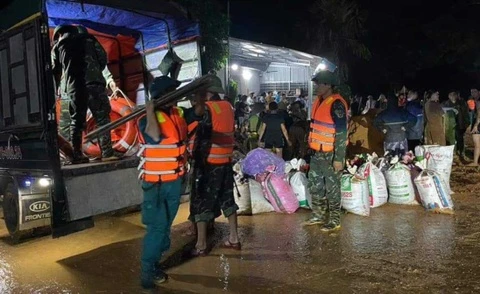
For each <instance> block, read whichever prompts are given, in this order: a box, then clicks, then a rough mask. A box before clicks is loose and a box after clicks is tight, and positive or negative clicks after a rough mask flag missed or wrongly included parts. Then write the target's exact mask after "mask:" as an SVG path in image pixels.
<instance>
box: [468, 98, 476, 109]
mask: <svg viewBox="0 0 480 294" xmlns="http://www.w3.org/2000/svg"><path fill="white" fill-rule="evenodd" d="M467 104H468V109H470V110H471V111H473V110H475V100H473V99H469V100H468V101H467Z"/></svg>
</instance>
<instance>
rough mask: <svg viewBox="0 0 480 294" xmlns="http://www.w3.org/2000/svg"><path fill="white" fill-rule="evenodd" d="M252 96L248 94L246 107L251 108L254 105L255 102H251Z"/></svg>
mask: <svg viewBox="0 0 480 294" xmlns="http://www.w3.org/2000/svg"><path fill="white" fill-rule="evenodd" d="M253 95H255V93H253V92H252V93H250V96H248V98H247V105H248V106H252V105H253V104H255V101H254V100H253Z"/></svg>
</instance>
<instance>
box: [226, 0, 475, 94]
mask: <svg viewBox="0 0 480 294" xmlns="http://www.w3.org/2000/svg"><path fill="white" fill-rule="evenodd" d="M225 2H226V0H225ZM312 2H314V1H311V0H307V1H287V0H283V1H282V0H277V1H271V0H262V1H249V0H247V1H235V0H231V2H230V3H231V4H230V5H231V6H230V12H231V21H232V26H231V35H232V36H233V37H238V38H242V39H249V40H253V41H258V42H263V43H267V44H272V45H278V46H284V47H290V48H294V49H298V50H303V51H307V52H309V50H308V48H306V47H305V46H304V43H305V42H303V41H304V40H302V39H301V38H302V27H299V26H298V25H297V24H298V23H299V22H301V20H302V19H303V18H305V15H307V14H308V13H309V7H310V4H311V3H312ZM358 2H359V3H360V7H361V8H362V9H365V10H367V11H368V20H367V23H366V27H367V30H368V34H367V35H366V36H365V37H364V43H365V44H366V45H367V46H368V48H369V49H370V51H371V53H372V58H371V59H370V60H369V61H362V60H359V59H358V58H352V59H351V60H349V64H351V75H350V80H349V84H350V85H351V86H352V88H353V91H354V92H355V93H360V94H362V95H368V94H374V95H378V94H379V93H380V92H388V93H391V92H392V91H391V90H392V88H399V87H400V86H399V85H402V84H406V85H407V86H408V87H409V88H414V89H418V90H419V91H421V92H422V93H423V91H425V90H427V89H437V90H440V91H441V96H442V97H444V98H446V95H447V91H450V90H459V91H461V92H462V93H464V94H465V95H466V94H467V92H469V88H470V87H471V86H472V85H477V84H478V83H479V82H480V80H479V78H480V76H479V75H478V71H475V72H467V71H466V70H465V69H464V68H462V66H460V61H458V62H456V61H455V58H460V59H462V62H463V63H464V64H466V65H469V63H470V62H471V63H472V64H473V63H474V61H475V57H476V56H474V55H473V56H467V55H466V54H462V55H460V56H453V57H452V56H446V57H445V60H444V59H443V57H442V58H440V61H439V62H436V63H435V64H433V65H432V64H429V65H426V66H425V65H423V64H422V63H423V60H428V59H429V58H431V57H432V56H431V55H434V54H436V53H435V52H436V50H437V49H438V46H441V45H439V44H438V43H437V42H435V41H432V40H428V38H426V36H425V33H424V29H425V26H426V25H428V24H431V23H432V22H433V21H435V20H436V19H437V18H439V17H450V18H452V19H451V21H450V22H449V21H447V22H443V23H441V25H438V30H443V29H444V28H446V29H449V28H450V27H449V26H450V25H452V26H459V27H458V30H457V31H462V30H466V31H474V32H475V33H476V35H477V36H478V37H479V38H480V4H471V3H473V2H474V1H470V0H463V1H419V0H416V1H414V0H403V1H379V0H361V1H358ZM478 2H479V3H480V1H478ZM258 3H262V4H261V5H259V4H258ZM303 3H305V4H303ZM299 4H303V5H299ZM312 25H314V24H312ZM433 27H434V28H436V27H435V26H433ZM444 38H445V39H448V38H449V35H445V36H444ZM477 42H478V40H477ZM462 43H463V42H462V41H460V42H459V46H462V45H464V44H462ZM477 44H480V42H478V43H477ZM471 49H473V50H470V51H472V52H473V51H475V52H476V51H478V53H480V50H477V48H471ZM309 53H317V52H309ZM317 54H318V53H317ZM318 55H320V56H321V54H318ZM452 58H453V61H452V60H451V59H452Z"/></svg>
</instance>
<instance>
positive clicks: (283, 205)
mask: <svg viewBox="0 0 480 294" xmlns="http://www.w3.org/2000/svg"><path fill="white" fill-rule="evenodd" d="M262 186H263V190H264V192H265V196H266V197H267V199H268V201H269V202H270V204H272V206H273V208H274V209H275V211H276V212H285V213H294V212H295V211H297V209H298V207H299V205H298V200H297V197H295V194H294V193H293V190H292V187H291V186H290V184H289V183H288V181H287V180H286V178H285V176H279V175H276V174H274V173H269V174H268V175H267V177H266V179H265V181H264V182H262Z"/></svg>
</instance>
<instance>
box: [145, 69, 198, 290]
mask: <svg viewBox="0 0 480 294" xmlns="http://www.w3.org/2000/svg"><path fill="white" fill-rule="evenodd" d="M179 85H180V82H178V81H175V80H172V79H171V78H169V77H166V76H163V77H159V78H155V79H154V81H153V82H152V85H151V86H150V97H152V98H153V99H156V98H159V97H161V96H162V95H164V94H166V93H168V92H170V91H172V90H174V89H175V88H177V87H178V86H179ZM195 99H196V103H195V106H194V107H192V108H190V109H183V108H180V107H175V106H174V104H175V103H171V104H169V105H166V106H163V107H155V105H154V103H153V101H149V102H148V103H147V105H146V115H145V116H143V117H141V118H140V119H139V120H138V128H139V131H140V132H139V138H140V142H141V143H142V149H141V163H140V164H141V174H140V177H141V179H142V180H143V182H142V189H143V204H142V223H143V224H145V225H146V226H147V231H146V234H145V238H144V239H143V250H142V258H141V259H142V260H141V284H142V287H143V288H146V289H148V288H154V287H155V286H158V285H159V284H161V283H163V282H165V281H166V280H167V279H168V276H167V274H165V273H164V272H163V271H161V269H160V267H159V264H158V262H159V260H160V258H161V256H162V254H163V253H164V252H165V251H167V250H168V249H169V247H170V228H171V226H172V223H173V220H174V218H175V216H176V214H177V211H178V207H179V205H180V196H181V195H180V194H181V187H182V178H183V177H184V174H185V172H186V163H187V161H186V160H187V159H186V154H185V153H186V140H187V125H188V124H191V123H192V122H193V121H194V120H199V119H201V118H202V116H203V113H204V111H205V100H204V98H203V95H197V96H196V98H195Z"/></svg>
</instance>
